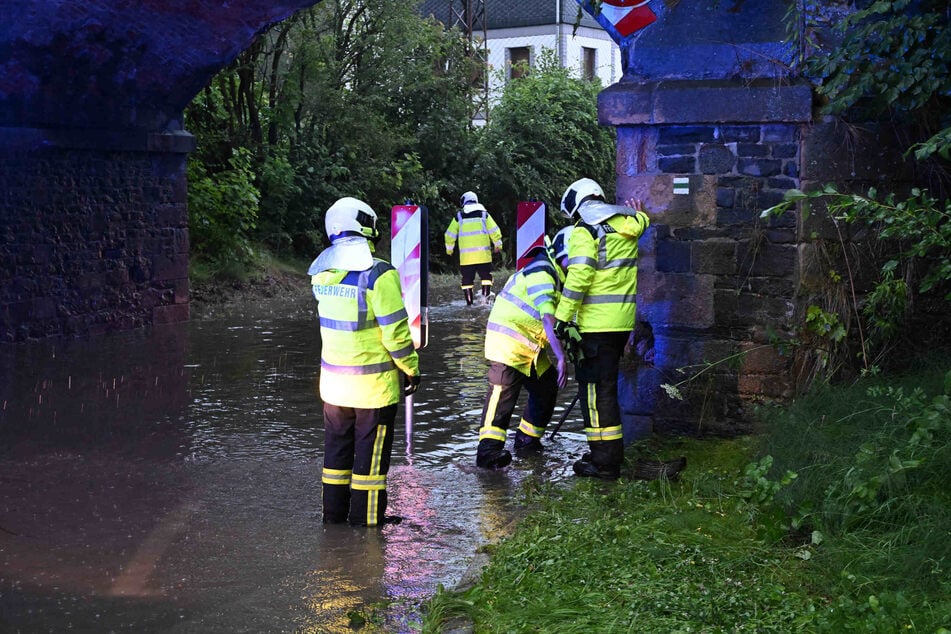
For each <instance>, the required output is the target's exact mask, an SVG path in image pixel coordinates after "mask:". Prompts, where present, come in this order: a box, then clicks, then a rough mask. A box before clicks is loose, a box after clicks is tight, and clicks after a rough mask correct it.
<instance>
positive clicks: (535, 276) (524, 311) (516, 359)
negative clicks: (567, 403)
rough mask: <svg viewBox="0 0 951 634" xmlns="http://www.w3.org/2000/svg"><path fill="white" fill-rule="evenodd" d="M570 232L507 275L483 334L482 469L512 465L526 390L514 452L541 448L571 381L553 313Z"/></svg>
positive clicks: (478, 455)
mask: <svg viewBox="0 0 951 634" xmlns="http://www.w3.org/2000/svg"><path fill="white" fill-rule="evenodd" d="M570 231H571V228H570V227H568V228H566V229H563V230H562V231H560V232H559V233H558V234H557V235H556V236H555V239H554V240H553V241H552V243H551V246H550V247H538V248H536V249H535V251H534V254H530V255H533V257H532V259H531V261H529V263H528V264H526V265H525V267H524V268H523V269H522V270H521V271H519V272H517V273H515V274H514V275H512V276H511V277H509V279H508V281H507V282H506V283H505V287H504V288H503V289H502V291H501V292H500V293H499V296H498V297H497V298H496V300H495V304H494V305H493V306H492V311H491V312H490V313H489V321H488V325H487V326H486V333H485V357H486V359H488V360H489V362H490V365H489V372H488V380H489V389H488V393H487V394H486V397H485V405H484V406H483V409H482V426H481V427H480V429H479V447H478V449H477V450H476V465H477V466H479V467H482V468H485V469H500V468H502V467H505V466H506V465H508V464H509V463H510V462H511V461H512V454H511V452H509V451H507V450H506V449H505V448H504V446H505V437H506V433H507V431H508V427H509V421H510V420H511V418H512V412H513V411H514V410H515V405H516V402H517V401H518V397H519V393H520V392H521V389H522V387H523V386H524V387H525V389H526V390H527V391H528V403H527V404H526V406H525V412H524V414H523V415H522V418H521V420H520V421H519V424H518V429H517V430H516V432H515V442H514V448H515V452H516V453H528V452H537V451H541V450H542V449H543V447H542V443H541V441H540V438H541V437H542V436H543V435H544V433H545V427H546V426H547V425H548V423H549V421H551V417H552V413H553V412H554V410H555V401H556V398H557V396H558V390H559V388H563V387H564V386H565V383H566V382H567V380H568V370H567V361H566V358H565V352H564V350H563V348H562V346H561V342H559V341H558V338H557V337H556V336H555V316H554V312H555V305H556V303H557V301H558V293H559V291H560V290H561V287H562V284H563V283H564V280H565V269H566V268H567V266H568V249H567V237H568V235H569V233H570ZM549 351H550V353H551V355H552V356H553V357H554V359H553V360H554V366H553V365H552V360H551V359H549Z"/></svg>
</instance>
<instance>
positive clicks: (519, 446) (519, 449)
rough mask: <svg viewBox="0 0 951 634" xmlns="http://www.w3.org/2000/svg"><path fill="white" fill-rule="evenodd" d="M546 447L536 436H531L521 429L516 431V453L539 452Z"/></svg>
mask: <svg viewBox="0 0 951 634" xmlns="http://www.w3.org/2000/svg"><path fill="white" fill-rule="evenodd" d="M544 448H545V447H544V446H543V445H542V443H541V440H540V439H538V438H535V437H534V436H529V435H528V434H526V433H525V432H523V431H522V430H521V429H519V430H516V431H515V453H516V454H522V453H537V452H539V451H542V450H543V449H544Z"/></svg>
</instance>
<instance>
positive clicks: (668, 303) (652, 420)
mask: <svg viewBox="0 0 951 634" xmlns="http://www.w3.org/2000/svg"><path fill="white" fill-rule="evenodd" d="M810 103H811V98H810V95H809V90H808V88H806V87H803V86H784V85H780V84H762V85H760V86H752V87H751V86H750V85H748V84H741V83H732V82H693V83H690V82H687V83H679V84H676V85H671V84H669V83H668V84H666V85H650V84H637V85H628V86H623V85H618V86H615V87H612V88H611V89H608V90H607V91H605V92H604V93H603V94H602V99H601V103H600V109H599V112H600V114H601V117H602V120H603V121H604V122H606V123H610V124H612V125H615V126H616V127H617V131H618V160H617V166H618V174H617V197H618V199H619V200H626V199H628V198H632V197H633V198H640V199H643V200H644V201H646V205H647V208H648V210H649V211H650V212H651V214H652V216H653V218H652V227H651V229H650V230H649V231H648V233H647V234H646V235H645V236H644V238H642V240H641V253H640V264H639V270H640V276H639V282H638V321H639V322H641V323H642V324H646V325H648V326H649V327H650V329H651V330H652V331H653V336H654V361H653V365H652V366H640V367H633V366H631V367H628V368H627V370H628V371H627V377H626V378H625V379H624V381H625V382H626V384H627V386H628V387H627V388H625V385H624V382H622V388H621V393H622V396H624V398H623V399H622V400H624V402H625V405H624V409H625V410H626V412H625V414H626V423H625V424H626V426H627V427H628V428H629V429H630V430H633V431H630V432H629V433H628V434H627V435H628V436H632V435H634V436H636V435H638V434H640V433H646V432H647V431H650V430H651V429H653V430H654V431H659V432H670V433H674V432H676V433H685V432H686V433H717V434H719V433H736V432H741V431H746V430H747V428H748V425H749V422H748V421H749V416H748V412H747V407H748V405H749V403H750V402H753V401H762V400H769V399H785V398H788V397H790V396H791V395H792V394H793V389H794V385H793V381H792V380H791V372H790V368H791V358H790V357H789V356H788V355H787V354H784V352H783V349H782V347H781V346H777V345H774V343H775V342H776V341H777V340H786V339H788V338H790V337H791V336H792V334H793V331H792V328H793V327H794V324H795V319H794V316H795V313H796V291H797V287H798V275H799V273H798V271H799V262H798V256H799V249H798V241H799V235H798V227H797V223H796V216H795V214H794V213H789V214H786V215H784V216H783V217H781V218H778V219H761V218H760V213H761V212H762V210H763V209H765V208H767V207H770V206H772V205H775V204H776V203H779V202H781V201H782V200H783V195H784V193H785V192H786V191H787V190H789V189H791V188H798V187H799V186H800V161H801V149H800V148H801V143H802V135H803V130H804V128H803V123H804V122H805V121H808V120H809V118H810V116H811V111H810ZM632 104H638V105H639V106H640V107H639V108H634V107H632ZM757 104H759V105H757ZM665 384H666V385H668V386H673V388H676V390H674V389H671V388H665V387H664V385H665ZM676 392H679V394H680V395H681V396H682V399H678V398H672V397H671V396H670V394H674V393H676Z"/></svg>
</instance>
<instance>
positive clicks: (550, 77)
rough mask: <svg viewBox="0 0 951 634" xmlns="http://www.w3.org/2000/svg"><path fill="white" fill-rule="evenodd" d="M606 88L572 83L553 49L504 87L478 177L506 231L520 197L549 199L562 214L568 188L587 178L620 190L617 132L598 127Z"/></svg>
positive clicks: (483, 141)
mask: <svg viewBox="0 0 951 634" xmlns="http://www.w3.org/2000/svg"><path fill="white" fill-rule="evenodd" d="M600 89H601V86H600V84H599V83H598V82H590V81H585V80H581V79H576V78H573V77H572V76H571V73H570V71H569V70H568V69H566V68H562V67H560V66H559V64H558V61H557V59H556V57H555V54H554V52H553V51H551V50H549V49H545V50H544V51H543V52H542V54H541V55H540V56H539V60H538V64H537V66H536V67H534V68H526V69H524V72H523V73H521V76H520V77H518V78H517V79H512V80H510V81H509V82H508V84H507V85H506V86H505V90H504V92H503V95H502V98H501V100H500V102H499V103H498V105H496V106H495V107H494V108H493V109H492V115H491V117H490V123H489V125H488V127H487V128H486V130H485V132H484V134H483V135H482V137H481V139H480V144H479V162H478V163H477V174H478V177H479V180H480V182H481V191H482V192H483V193H485V194H486V197H487V198H488V199H490V200H492V201H493V204H494V205H497V206H498V207H499V208H501V209H502V210H503V212H502V218H503V219H504V223H505V225H506V226H509V227H514V226H515V217H514V216H515V209H516V205H517V203H518V201H520V200H527V199H530V198H534V199H536V200H543V201H546V202H548V203H549V209H550V210H551V211H556V210H557V206H558V204H559V202H560V200H561V195H562V193H563V192H564V190H565V188H566V187H567V186H568V185H570V184H571V183H572V182H574V181H575V180H577V179H578V178H581V177H583V176H587V177H589V178H593V179H595V180H596V181H598V182H599V183H600V184H601V186H602V187H604V188H605V191H606V192H607V191H608V190H613V186H614V161H615V135H614V130H613V128H606V127H601V126H599V125H598V106H597V99H598V92H599V91H600ZM497 219H498V218H497ZM554 219H555V222H556V223H561V224H563V223H564V219H563V218H561V217H560V215H556V216H555V217H554Z"/></svg>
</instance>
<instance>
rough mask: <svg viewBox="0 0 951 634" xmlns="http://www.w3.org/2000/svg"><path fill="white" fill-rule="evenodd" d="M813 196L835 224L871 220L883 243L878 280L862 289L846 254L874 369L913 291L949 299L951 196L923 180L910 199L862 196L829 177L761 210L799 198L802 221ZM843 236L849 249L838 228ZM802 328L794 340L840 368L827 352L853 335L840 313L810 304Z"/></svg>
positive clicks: (865, 352)
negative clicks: (935, 193) (940, 195)
mask: <svg viewBox="0 0 951 634" xmlns="http://www.w3.org/2000/svg"><path fill="white" fill-rule="evenodd" d="M815 202H821V203H822V205H823V208H824V209H825V212H826V213H827V214H828V216H829V218H830V219H831V220H832V221H833V223H834V224H835V226H836V227H837V228H838V227H839V225H840V224H844V225H859V226H861V227H866V228H868V229H870V230H871V231H873V232H874V235H875V236H876V237H878V238H879V239H880V243H879V244H880V245H882V246H884V247H885V249H886V250H885V255H884V257H882V258H881V259H880V265H879V266H880V269H879V277H878V280H877V281H876V283H875V285H874V287H873V288H872V290H871V291H870V292H868V293H867V294H866V296H865V297H859V296H858V295H857V294H856V293H855V291H854V288H855V280H854V279H853V273H852V268H851V266H850V265H849V263H848V260H846V267H847V269H848V271H849V275H848V279H846V280H845V283H846V284H848V288H849V291H850V296H851V301H852V305H851V312H852V314H854V315H856V316H857V317H859V316H860V317H862V320H861V321H858V322H857V324H856V326H855V330H856V332H857V339H858V340H859V347H860V351H859V357H860V359H861V360H862V363H863V372H875V371H877V365H876V363H877V362H876V361H875V360H876V359H878V358H881V357H882V356H883V355H884V354H885V351H887V350H888V349H889V347H890V346H891V345H892V344H893V343H894V342H896V341H898V340H899V338H900V337H902V336H903V335H904V334H905V332H904V326H905V324H906V323H907V322H908V318H909V315H910V312H911V310H910V306H911V304H912V303H913V298H914V297H916V296H919V295H927V294H936V293H941V296H942V297H943V298H944V300H945V301H951V200H945V201H944V202H941V201H939V200H936V199H935V198H932V197H931V196H929V195H928V193H927V192H926V191H924V190H921V189H918V188H914V189H912V190H911V193H910V196H908V197H907V198H905V199H899V198H898V197H897V196H895V195H894V194H888V195H887V196H885V197H884V198H882V199H881V200H879V196H878V192H877V191H876V190H875V189H874V188H873V189H870V190H869V191H868V195H867V196H862V195H859V194H847V193H842V192H840V191H839V190H838V188H837V187H836V186H835V185H833V184H827V185H825V186H824V187H823V188H822V189H820V190H816V191H811V192H802V191H799V190H796V189H792V190H789V191H787V192H786V194H785V196H784V200H783V202H782V203H779V204H778V205H774V206H773V207H770V208H768V209H766V210H764V211H763V212H762V214H761V217H764V218H765V217H768V216H780V215H782V214H784V213H786V212H787V211H789V210H790V208H793V207H795V206H798V207H799V209H800V211H801V214H802V218H803V220H804V221H805V219H806V218H808V217H809V215H810V213H811V208H812V205H813V203H815ZM839 237H840V241H841V245H840V246H841V250H842V252H843V253H846V252H847V248H846V244H845V241H844V237H843V234H842V232H841V231H839ZM802 332H803V337H801V339H800V341H798V342H796V343H798V344H800V345H804V346H808V347H810V348H812V349H813V350H814V351H815V356H816V359H817V361H816V362H817V364H818V365H819V367H820V369H821V370H823V371H825V372H826V373H827V374H828V375H829V376H831V375H832V374H834V372H835V371H836V370H837V369H838V367H833V366H831V365H830V363H829V362H830V360H831V359H833V358H836V355H837V349H838V348H839V347H844V345H845V344H847V343H848V341H847V339H848V338H849V337H851V336H854V335H855V333H854V332H849V330H848V329H847V324H846V323H845V322H844V321H843V320H842V318H841V316H840V315H839V314H837V313H835V312H833V311H831V310H824V309H823V308H822V307H820V306H815V305H812V306H810V307H809V309H808V311H807V314H806V319H805V325H804V328H803V329H802Z"/></svg>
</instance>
